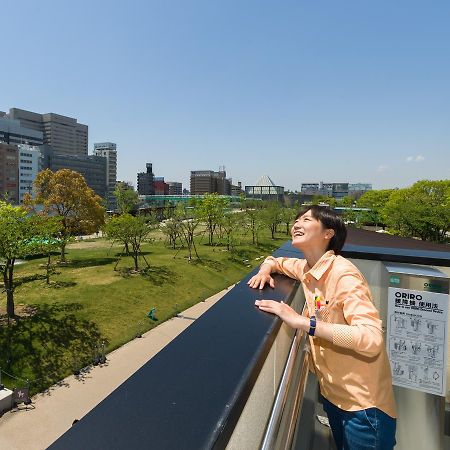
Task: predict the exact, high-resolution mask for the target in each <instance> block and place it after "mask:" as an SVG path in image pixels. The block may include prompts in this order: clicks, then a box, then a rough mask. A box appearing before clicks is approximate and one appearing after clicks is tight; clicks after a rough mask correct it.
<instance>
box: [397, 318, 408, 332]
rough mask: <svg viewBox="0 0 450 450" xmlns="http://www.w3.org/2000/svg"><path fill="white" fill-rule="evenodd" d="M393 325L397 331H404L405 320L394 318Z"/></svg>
mask: <svg viewBox="0 0 450 450" xmlns="http://www.w3.org/2000/svg"><path fill="white" fill-rule="evenodd" d="M395 325H396V327H397V330H401V329H404V328H405V325H406V319H405V318H404V317H396V318H395Z"/></svg>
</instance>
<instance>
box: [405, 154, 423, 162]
mask: <svg viewBox="0 0 450 450" xmlns="http://www.w3.org/2000/svg"><path fill="white" fill-rule="evenodd" d="M424 159H425V156H423V155H417V156H408V157H407V158H406V162H408V163H409V162H420V161H423V160H424Z"/></svg>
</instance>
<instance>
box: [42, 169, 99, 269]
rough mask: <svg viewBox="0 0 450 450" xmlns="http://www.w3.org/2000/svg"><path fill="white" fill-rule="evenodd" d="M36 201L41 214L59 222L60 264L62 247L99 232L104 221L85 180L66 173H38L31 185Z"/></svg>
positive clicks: (94, 195) (97, 203)
mask: <svg viewBox="0 0 450 450" xmlns="http://www.w3.org/2000/svg"><path fill="white" fill-rule="evenodd" d="M34 186H35V189H36V193H37V196H36V199H35V200H34V204H42V205H43V206H44V213H45V214H47V215H49V216H58V217H60V218H61V231H60V236H59V237H60V239H61V260H62V261H64V260H65V246H66V243H67V241H68V239H69V238H70V236H74V235H77V234H90V233H94V232H96V231H98V230H99V229H100V227H101V226H102V225H103V224H104V221H105V208H104V207H103V205H102V198H101V197H99V196H98V195H97V194H96V193H95V192H94V191H93V190H92V189H91V188H90V187H89V186H88V185H87V184H86V181H85V179H84V177H83V176H82V175H81V174H79V173H78V172H75V171H73V170H69V169H61V170H58V171H57V172H52V171H51V170H49V169H46V170H44V171H42V172H40V173H39V174H38V175H37V177H36V180H35V181H34Z"/></svg>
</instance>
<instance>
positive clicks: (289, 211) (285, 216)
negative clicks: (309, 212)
mask: <svg viewBox="0 0 450 450" xmlns="http://www.w3.org/2000/svg"><path fill="white" fill-rule="evenodd" d="M297 212H298V211H297V209H295V208H283V209H282V210H281V217H280V221H281V223H283V224H284V225H285V226H286V235H287V236H289V234H290V231H291V224H292V222H293V221H294V217H295V216H296V215H297Z"/></svg>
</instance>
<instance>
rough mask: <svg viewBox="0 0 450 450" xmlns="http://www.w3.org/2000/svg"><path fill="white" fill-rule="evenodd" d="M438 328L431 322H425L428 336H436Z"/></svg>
mask: <svg viewBox="0 0 450 450" xmlns="http://www.w3.org/2000/svg"><path fill="white" fill-rule="evenodd" d="M437 327H438V324H437V323H436V322H434V321H433V320H427V328H428V333H429V334H436V328H437Z"/></svg>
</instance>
